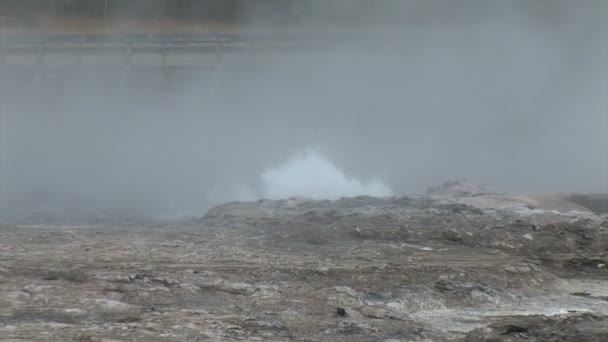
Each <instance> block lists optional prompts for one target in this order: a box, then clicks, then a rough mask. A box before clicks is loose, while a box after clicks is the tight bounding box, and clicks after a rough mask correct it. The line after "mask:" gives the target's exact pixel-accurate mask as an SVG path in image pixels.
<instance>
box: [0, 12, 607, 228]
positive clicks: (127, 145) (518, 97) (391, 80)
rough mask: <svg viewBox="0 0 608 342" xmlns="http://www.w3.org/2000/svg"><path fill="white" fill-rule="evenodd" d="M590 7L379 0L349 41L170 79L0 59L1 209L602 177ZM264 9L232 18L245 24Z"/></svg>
mask: <svg viewBox="0 0 608 342" xmlns="http://www.w3.org/2000/svg"><path fill="white" fill-rule="evenodd" d="M607 4H608V2H605V1H602V0H582V1H576V2H574V1H565V0H555V1H548V0H547V1H545V0H534V1H516V0H513V1H486V0H478V1H469V0H459V1H450V2H449V4H448V1H422V0H420V1H392V2H389V1H387V2H386V5H385V6H383V8H381V9H376V10H375V11H373V12H370V13H369V16H368V17H366V18H364V19H366V20H362V21H361V23H360V24H359V25H358V26H357V28H356V29H354V28H351V29H346V28H344V27H340V29H339V30H340V32H341V33H343V32H345V31H346V32H350V34H351V35H353V36H360V37H361V39H360V40H353V39H351V38H344V37H343V36H342V35H335V36H334V33H335V32H336V31H337V29H335V28H331V27H330V26H318V27H317V28H316V29H310V28H309V29H307V30H308V31H316V32H321V33H322V34H324V35H326V36H327V37H330V38H327V39H330V40H332V44H331V45H324V47H323V48H316V49H313V48H311V50H310V51H299V52H297V53H291V54H290V55H289V56H278V55H277V56H275V55H273V54H272V53H265V54H260V55H257V56H255V57H254V58H255V59H256V61H258V62H259V61H262V62H263V63H264V65H265V66H269V67H264V68H259V69H257V71H255V72H244V71H242V70H241V69H238V68H231V67H230V62H229V61H228V62H224V63H223V64H222V67H221V72H209V71H205V72H203V71H201V72H200V73H197V72H193V73H191V74H189V75H187V76H185V77H181V78H180V79H179V81H178V82H176V83H175V84H174V85H173V86H172V87H171V89H167V88H165V87H160V86H159V85H157V84H155V82H154V81H149V80H148V79H147V78H145V77H140V79H139V80H135V81H132V82H128V83H127V84H126V85H123V87H119V86H117V84H118V83H117V82H116V81H115V80H116V79H119V78H116V77H114V78H112V77H113V76H111V75H107V74H105V73H103V72H102V71H100V70H97V69H95V68H93V67H91V69H90V70H86V71H83V70H82V69H78V70H76V69H75V70H74V71H72V72H70V74H69V77H68V78H67V79H65V75H64V76H61V77H60V76H57V75H53V74H50V75H47V76H45V77H44V78H43V79H41V80H40V81H39V82H40V84H38V85H37V87H35V88H33V89H34V90H31V89H32V88H31V87H29V88H28V87H26V86H24V84H25V83H27V82H24V81H23V80H21V79H19V78H18V77H17V76H15V75H16V73H12V72H8V71H7V68H6V67H5V68H3V69H2V71H0V72H1V74H0V77H1V79H0V81H1V87H0V90H1V93H0V110H1V120H2V121H1V122H0V124H1V125H0V126H1V130H0V153H1V154H0V157H1V159H0V162H1V164H0V172H1V174H0V195H1V198H2V200H1V201H0V204H1V205H2V207H3V215H8V216H11V215H12V216H27V215H31V214H33V213H37V212H45V211H60V212H63V211H66V212H82V213H87V214H91V215H97V214H104V215H133V216H153V217H161V216H168V215H176V213H183V214H184V215H186V214H187V215H190V214H191V215H200V214H202V213H203V212H204V211H205V210H206V209H207V208H209V207H210V206H212V205H215V204H218V203H221V202H225V201H234V200H255V199H258V198H281V197H291V196H311V197H317V198H338V197H340V196H355V195H358V194H368V195H375V196H388V195H403V194H415V193H420V192H423V191H424V189H425V188H426V187H427V186H429V185H433V184H436V183H438V182H442V181H445V180H449V179H455V178H466V179H469V180H471V181H474V182H480V183H488V184H493V185H495V187H497V188H498V189H500V190H503V191H510V192H545V191H577V192H599V191H605V190H607V189H606V177H607V170H606V165H607V164H606V163H607V162H606V158H607V156H608V145H607V143H606V142H607V141H608V138H607V135H608V122H607V119H606V118H607V117H608V99H607V96H608V86H607V85H608V54H607V51H608V49H607V48H606V47H607V46H608V43H607V42H608V38H607V34H606V32H608V31H607V25H606V22H608V5H607ZM265 11H266V12H264V11H260V10H257V11H253V12H252V14H251V16H252V17H251V19H252V20H250V21H249V26H248V27H247V28H244V29H243V30H247V29H249V30H254V29H255V30H262V28H260V27H259V25H261V24H260V23H263V21H264V17H265V15H267V14H268V15H269V13H270V12H272V9H271V8H269V9H265ZM268 11H270V12H268ZM346 13H347V14H348V12H346ZM389 19H390V20H389ZM385 21H386V22H389V21H390V28H387V27H386V26H387V25H388V24H387V25H382V23H383V22H385ZM256 25H258V26H256ZM275 30H276V29H275ZM292 30H294V31H295V30H297V29H296V28H292ZM331 37H335V38H331ZM339 37H341V38H339ZM369 40H373V44H371V45H369V44H368V45H366V44H364V43H366V42H367V43H369ZM370 46H371V47H370ZM62 77H63V78H62ZM150 79H155V78H150ZM59 80H60V81H59ZM113 80H114V81H113ZM28 89H30V90H28Z"/></svg>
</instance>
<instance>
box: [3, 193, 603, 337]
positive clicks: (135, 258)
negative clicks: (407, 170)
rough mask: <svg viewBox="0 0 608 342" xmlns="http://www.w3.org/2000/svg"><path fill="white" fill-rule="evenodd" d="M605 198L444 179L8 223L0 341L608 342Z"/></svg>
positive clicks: (4, 239)
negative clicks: (185, 209)
mask: <svg viewBox="0 0 608 342" xmlns="http://www.w3.org/2000/svg"><path fill="white" fill-rule="evenodd" d="M461 190H462V191H461ZM603 201H604V197H603V196H601V195H593V196H585V195H578V197H577V196H572V195H553V196H548V195H543V196H529V197H524V196H514V195H510V196H508V195H503V194H498V193H495V192H491V191H489V190H487V189H482V188H475V189H473V190H470V189H469V188H467V187H464V190H463V188H462V184H456V183H448V184H446V185H444V186H443V187H440V188H433V189H429V195H428V196H422V197H409V198H408V197H404V198H390V199H377V198H369V197H358V198H352V199H341V200H338V201H312V200H305V199H291V200H281V201H259V202H255V203H229V204H225V205H221V206H219V207H216V208H213V209H212V210H210V211H209V212H208V213H207V214H206V215H205V216H204V217H202V218H201V219H197V220H190V221H180V222H144V221H126V222H113V221H112V222H111V221H108V220H99V221H94V220H90V221H88V222H86V223H83V222H82V221H72V222H68V223H66V222H65V221H62V222H59V221H53V220H50V219H46V220H42V219H40V218H38V219H33V220H31V221H29V222H20V223H15V224H5V225H4V226H2V228H1V229H0V341H176V342H177V341H179V342H182V341H349V342H353V341H385V342H389V341H390V342H397V341H426V342H429V341H462V342H465V341H466V342H473V341H502V342H507V341H513V342H515V341H608V266H607V265H608V220H607V219H606V218H605V217H604V216H603V215H602V214H601V212H602V211H603V209H604V203H603Z"/></svg>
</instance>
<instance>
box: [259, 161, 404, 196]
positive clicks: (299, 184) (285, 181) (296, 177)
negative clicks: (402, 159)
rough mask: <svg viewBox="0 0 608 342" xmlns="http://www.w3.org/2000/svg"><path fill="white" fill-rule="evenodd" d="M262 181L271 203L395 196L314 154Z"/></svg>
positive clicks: (266, 173) (274, 170)
mask: <svg viewBox="0 0 608 342" xmlns="http://www.w3.org/2000/svg"><path fill="white" fill-rule="evenodd" d="M261 181H262V184H263V186H264V189H265V197H268V198H271V199H280V198H289V197H309V198H316V199H338V198H340V197H353V196H359V195H368V196H376V197H386V196H391V195H392V191H391V190H390V189H389V188H388V187H387V186H386V185H385V184H383V183H382V182H380V181H377V180H375V181H372V182H369V183H363V182H361V181H360V180H359V179H356V178H350V177H348V176H347V175H346V174H345V173H344V171H342V170H340V169H339V168H337V167H336V166H335V165H334V164H332V163H331V162H330V161H329V160H327V159H325V158H323V157H322V156H320V155H319V154H318V153H317V152H316V151H314V150H308V151H306V152H305V153H304V154H302V155H298V156H294V157H292V158H290V159H289V160H287V161H286V162H285V163H283V164H281V165H279V166H278V167H276V168H270V169H267V170H266V171H264V173H263V174H262V176H261Z"/></svg>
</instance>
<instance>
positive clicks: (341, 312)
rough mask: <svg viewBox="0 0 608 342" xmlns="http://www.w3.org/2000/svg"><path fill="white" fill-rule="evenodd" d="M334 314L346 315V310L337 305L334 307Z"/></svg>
mask: <svg viewBox="0 0 608 342" xmlns="http://www.w3.org/2000/svg"><path fill="white" fill-rule="evenodd" d="M336 315H338V316H340V317H345V316H346V310H345V309H344V308H340V307H338V308H337V309H336Z"/></svg>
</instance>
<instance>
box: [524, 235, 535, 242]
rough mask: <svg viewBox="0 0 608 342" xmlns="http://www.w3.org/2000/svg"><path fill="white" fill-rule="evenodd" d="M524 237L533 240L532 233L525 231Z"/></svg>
mask: <svg viewBox="0 0 608 342" xmlns="http://www.w3.org/2000/svg"><path fill="white" fill-rule="evenodd" d="M524 239H526V240H530V241H532V240H534V236H532V234H530V233H527V234H524Z"/></svg>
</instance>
